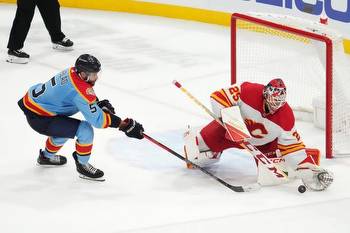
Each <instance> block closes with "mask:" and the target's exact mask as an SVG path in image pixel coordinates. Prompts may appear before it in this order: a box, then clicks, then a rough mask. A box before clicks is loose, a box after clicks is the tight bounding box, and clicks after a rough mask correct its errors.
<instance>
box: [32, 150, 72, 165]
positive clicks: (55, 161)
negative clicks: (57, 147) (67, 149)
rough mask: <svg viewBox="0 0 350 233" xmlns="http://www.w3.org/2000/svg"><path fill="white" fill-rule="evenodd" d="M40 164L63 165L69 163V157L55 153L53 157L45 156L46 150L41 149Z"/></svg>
mask: <svg viewBox="0 0 350 233" xmlns="http://www.w3.org/2000/svg"><path fill="white" fill-rule="evenodd" d="M37 162H38V165H40V166H49V167H51V166H62V165H64V164H66V163H67V158H66V157H64V156H62V155H54V156H53V157H52V158H48V157H45V155H44V151H42V150H40V151H39V157H38V159H37Z"/></svg>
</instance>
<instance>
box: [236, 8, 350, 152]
mask: <svg viewBox="0 0 350 233" xmlns="http://www.w3.org/2000/svg"><path fill="white" fill-rule="evenodd" d="M346 59H349V58H346V56H345V54H344V52H343V46H342V36H341V35H340V34H338V33H337V32H335V31H333V30H331V29H330V28H329V27H327V25H324V24H321V23H319V22H311V21H307V20H304V19H300V18H295V17H291V16H282V15H274V14H259V13H249V14H238V13H235V14H233V15H232V18H231V83H236V82H238V83H240V82H243V81H250V82H258V83H262V84H264V83H268V81H270V80H271V79H272V78H277V77H279V78H282V79H283V80H284V81H285V83H286V86H287V101H288V103H289V104H290V105H291V107H292V108H293V110H294V111H295V112H301V113H306V114H305V116H307V115H308V114H309V116H312V117H313V118H314V121H316V122H315V124H316V125H318V126H320V127H321V128H322V127H324V129H325V144H326V145H325V153H326V157H327V158H332V157H333V156H336V155H340V154H350V96H349V95H350V94H349V91H347V89H348V86H349V85H348V83H349V80H350V70H349V68H347V67H348V66H346V65H345V64H342V62H344V61H346ZM346 62H349V60H347V61H346ZM322 109H323V110H322ZM301 116H303V114H301ZM311 120H312V118H311Z"/></svg>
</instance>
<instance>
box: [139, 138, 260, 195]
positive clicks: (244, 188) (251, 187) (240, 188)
mask: <svg viewBox="0 0 350 233" xmlns="http://www.w3.org/2000/svg"><path fill="white" fill-rule="evenodd" d="M143 136H144V137H145V138H146V139H148V140H149V141H150V142H153V143H154V144H156V145H157V146H159V147H161V148H163V149H164V150H166V151H168V152H169V153H170V154H172V155H175V156H176V157H178V158H179V159H181V160H183V161H185V162H186V163H189V164H191V165H192V166H193V167H195V168H197V169H198V170H200V171H201V172H203V173H205V174H207V175H208V176H210V177H211V178H213V179H214V180H216V181H218V182H220V183H221V184H223V185H225V186H226V187H227V188H229V189H231V190H233V191H235V192H249V191H255V190H258V189H260V187H261V186H260V185H259V184H258V183H253V184H247V185H239V186H238V185H237V186H235V185H231V184H228V183H227V182H225V181H223V180H222V179H220V178H219V177H217V176H215V175H213V174H211V173H210V172H208V171H207V170H205V169H204V168H202V167H200V166H198V165H196V164H195V163H193V162H191V161H190V160H188V159H186V158H185V157H183V156H182V155H180V154H179V153H177V152H175V151H173V150H172V149H170V148H169V147H167V146H165V145H164V144H162V143H160V142H159V141H157V140H156V139H154V138H152V137H150V136H148V135H147V134H145V133H143Z"/></svg>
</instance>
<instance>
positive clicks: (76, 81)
mask: <svg viewBox="0 0 350 233" xmlns="http://www.w3.org/2000/svg"><path fill="white" fill-rule="evenodd" d="M69 78H70V81H71V83H72V85H73V87H74V88H75V90H76V91H77V92H78V93H79V95H80V96H81V97H82V98H83V99H84V100H86V101H87V102H88V103H89V104H92V103H93V102H95V101H96V94H95V91H94V89H93V88H92V86H91V85H90V84H89V83H87V82H85V81H84V80H82V79H80V77H79V76H78V74H77V73H76V72H75V69H74V68H70V69H69Z"/></svg>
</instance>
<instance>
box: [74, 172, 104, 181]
mask: <svg viewBox="0 0 350 233" xmlns="http://www.w3.org/2000/svg"><path fill="white" fill-rule="evenodd" d="M79 178H81V179H84V180H91V181H99V182H103V181H105V180H106V179H105V178H104V177H99V178H91V177H88V176H84V175H82V174H79Z"/></svg>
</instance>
